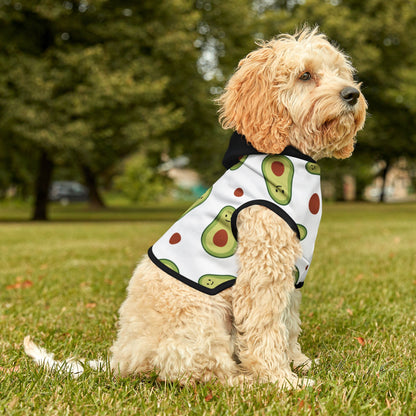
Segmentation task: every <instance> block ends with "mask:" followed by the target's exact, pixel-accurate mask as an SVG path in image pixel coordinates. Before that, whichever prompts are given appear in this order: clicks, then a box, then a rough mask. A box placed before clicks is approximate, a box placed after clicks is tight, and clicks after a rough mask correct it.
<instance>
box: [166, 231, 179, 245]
mask: <svg viewBox="0 0 416 416" xmlns="http://www.w3.org/2000/svg"><path fill="white" fill-rule="evenodd" d="M181 238H182V237H181V235H180V234H179V233H175V234H172V237H170V239H169V243H170V244H178V243H179V241H181Z"/></svg>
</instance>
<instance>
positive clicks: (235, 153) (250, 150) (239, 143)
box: [222, 131, 316, 169]
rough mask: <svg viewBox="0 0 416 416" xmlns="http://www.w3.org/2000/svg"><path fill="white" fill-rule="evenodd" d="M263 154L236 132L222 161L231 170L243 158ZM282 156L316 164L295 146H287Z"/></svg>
mask: <svg viewBox="0 0 416 416" xmlns="http://www.w3.org/2000/svg"><path fill="white" fill-rule="evenodd" d="M263 154H265V153H263V152H259V151H258V150H256V149H255V148H254V147H253V146H252V145H251V144H250V143H248V141H247V139H246V138H245V136H243V135H242V134H239V133H237V132H236V131H235V132H234V133H233V134H232V136H231V138H230V143H229V145H228V149H227V151H226V152H225V155H224V158H223V159H222V164H223V165H224V167H225V168H226V169H230V168H231V167H232V166H234V165H235V164H236V163H238V162H239V161H240V158H241V157H242V156H246V155H263ZM281 154H283V155H287V156H293V157H296V158H298V159H304V160H306V161H308V162H313V163H316V162H315V160H313V159H312V158H311V157H310V156H307V155H305V154H303V153H302V152H300V151H299V150H297V149H295V148H294V147H293V146H287V147H286V148H285V150H283V152H282V153H281Z"/></svg>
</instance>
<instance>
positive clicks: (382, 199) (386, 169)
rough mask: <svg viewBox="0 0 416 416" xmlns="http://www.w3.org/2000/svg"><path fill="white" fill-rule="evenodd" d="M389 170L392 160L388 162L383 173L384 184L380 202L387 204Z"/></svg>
mask: <svg viewBox="0 0 416 416" xmlns="http://www.w3.org/2000/svg"><path fill="white" fill-rule="evenodd" d="M389 169H390V160H386V165H385V166H384V168H383V170H382V172H381V178H382V179H383V182H382V185H381V192H380V199H379V201H378V202H385V200H386V179H387V173H388V171H389Z"/></svg>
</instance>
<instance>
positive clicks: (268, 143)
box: [218, 45, 292, 153]
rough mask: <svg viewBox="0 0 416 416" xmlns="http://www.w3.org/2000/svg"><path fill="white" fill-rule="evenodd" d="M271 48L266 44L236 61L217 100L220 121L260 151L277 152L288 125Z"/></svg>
mask: <svg viewBox="0 0 416 416" xmlns="http://www.w3.org/2000/svg"><path fill="white" fill-rule="evenodd" d="M275 60H276V57H275V51H274V50H273V49H272V48H271V47H270V46H268V45H264V46H263V47H261V48H260V49H257V50H256V51H253V52H251V53H250V54H249V55H247V56H246V57H245V58H244V59H242V60H241V61H240V63H239V66H238V69H237V71H236V72H235V73H234V75H233V76H232V77H231V78H230V80H229V82H228V84H227V86H226V88H225V90H224V93H223V94H222V95H221V97H220V98H219V99H218V103H219V104H220V106H221V107H220V111H219V113H220V122H221V124H222V126H223V128H226V129H228V128H232V129H234V130H236V131H237V132H238V133H240V134H243V135H244V136H245V137H246V138H247V140H248V141H249V142H250V143H251V144H252V145H253V146H254V147H255V148H256V149H257V150H258V151H260V152H264V153H281V152H282V151H283V149H284V148H285V147H286V146H288V144H289V140H288V131H289V127H290V125H291V124H292V121H291V118H290V116H289V114H288V111H287V110H286V108H285V107H284V105H283V103H282V102H281V98H280V97H279V93H280V89H279V87H278V86H277V85H276V79H277V77H276V75H277V74H276V72H275V71H276V69H275V66H276V62H275Z"/></svg>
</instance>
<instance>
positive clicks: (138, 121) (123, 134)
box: [0, 0, 195, 219]
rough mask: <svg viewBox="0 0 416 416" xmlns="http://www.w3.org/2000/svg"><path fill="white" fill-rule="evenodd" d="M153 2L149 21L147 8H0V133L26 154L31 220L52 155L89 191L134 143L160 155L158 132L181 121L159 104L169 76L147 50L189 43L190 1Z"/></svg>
mask: <svg viewBox="0 0 416 416" xmlns="http://www.w3.org/2000/svg"><path fill="white" fill-rule="evenodd" d="M160 3H163V4H159V5H158V8H157V16H153V17H154V19H153V20H152V19H151V13H152V12H154V11H155V10H156V8H154V7H152V6H151V5H152V4H153V3H151V2H140V3H139V5H138V4H137V3H136V2H133V1H130V2H117V5H114V4H113V3H112V2H110V1H105V0H103V1H101V2H97V3H96V4H95V5H94V6H93V7H92V6H91V7H90V6H89V4H88V3H86V2H82V1H81V2H75V1H74V2H63V3H57V4H55V3H51V2H49V1H47V0H44V1H39V2H38V1H36V2H35V1H28V2H25V3H24V5H22V4H21V3H17V2H16V3H13V2H11V3H10V4H8V5H3V7H2V8H1V9H0V23H1V24H2V30H1V32H0V36H1V38H2V39H1V40H2V43H3V44H4V45H6V46H5V48H4V50H3V51H2V56H1V60H0V61H1V64H0V65H1V69H2V75H1V77H0V81H1V84H2V90H3V92H4V94H3V95H2V97H1V99H0V106H1V108H2V109H3V111H2V114H1V118H0V130H1V132H2V133H3V135H4V136H8V137H13V140H17V141H20V142H22V143H27V144H30V146H32V148H33V149H34V152H33V153H32V154H31V155H30V158H31V159H32V158H36V159H37V160H38V167H37V173H36V180H35V195H36V197H35V206H34V213H33V218H34V219H46V215H47V214H46V206H47V205H46V204H47V192H48V188H49V185H50V181H51V178H52V172H53V167H54V164H55V162H56V160H57V158H59V159H60V160H73V161H74V160H76V161H77V163H78V164H79V166H80V167H81V168H82V171H83V173H84V176H85V178H86V184H87V185H89V188H90V192H91V190H94V189H93V188H94V187H95V184H94V181H96V177H97V175H99V174H102V173H103V172H104V171H106V170H109V169H112V168H113V166H114V164H116V163H118V161H119V160H120V158H122V157H123V156H125V155H127V154H129V153H130V152H132V150H133V149H136V148H137V147H138V146H140V145H143V146H146V148H147V149H149V151H155V150H156V149H157V150H158V151H159V152H160V151H161V148H163V143H164V137H163V134H164V133H165V132H166V131H168V130H170V129H172V128H173V127H174V126H176V125H177V124H180V123H182V122H183V120H184V118H183V110H182V109H181V108H178V107H176V106H175V105H173V104H171V103H166V102H164V100H163V95H164V94H165V90H166V88H167V85H168V83H169V74H168V73H169V71H167V70H166V68H167V67H166V66H165V65H164V63H163V61H162V60H160V59H159V60H157V57H155V56H153V55H152V54H153V51H154V49H155V48H156V50H157V49H158V47H157V46H156V47H155V46H154V43H155V42H156V41H157V42H162V43H163V38H164V36H163V34H164V33H165V34H166V36H167V37H168V38H169V37H170V35H169V36H168V35H167V34H168V33H171V34H172V37H173V38H174V33H175V31H177V32H178V34H177V36H179V37H182V39H183V40H184V41H185V38H186V34H187V31H188V32H189V34H190V36H191V37H192V36H193V37H195V35H194V33H195V32H192V30H191V29H192V24H193V23H192V20H193V19H194V16H192V13H191V14H190V15H188V14H187V13H186V12H188V11H191V12H192V7H193V5H192V3H191V2H189V1H186V0H184V1H176V2H168V1H166V2H160ZM128 6H130V7H128ZM130 18H131V19H130ZM162 18H164V20H163V19H162ZM151 39H153V40H154V42H153V43H152V42H151ZM192 39H193V38H192ZM192 39H191V40H190V41H189V39H188V40H187V41H186V42H185V44H189V43H190V44H191V45H192ZM145 40H147V43H146V42H145ZM157 42H156V43H157ZM176 43H177V39H175V40H174V41H173V42H172V43H171V44H169V43H168V42H167V41H166V39H165V43H164V44H163V46H164V47H165V48H167V49H173V45H174V44H176ZM149 45H152V48H150V49H149ZM176 49H179V48H176ZM177 52H178V51H177ZM91 194H92V195H94V194H95V195H96V196H97V198H96V202H98V203H99V202H100V201H99V196H98V194H97V193H95V192H91Z"/></svg>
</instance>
